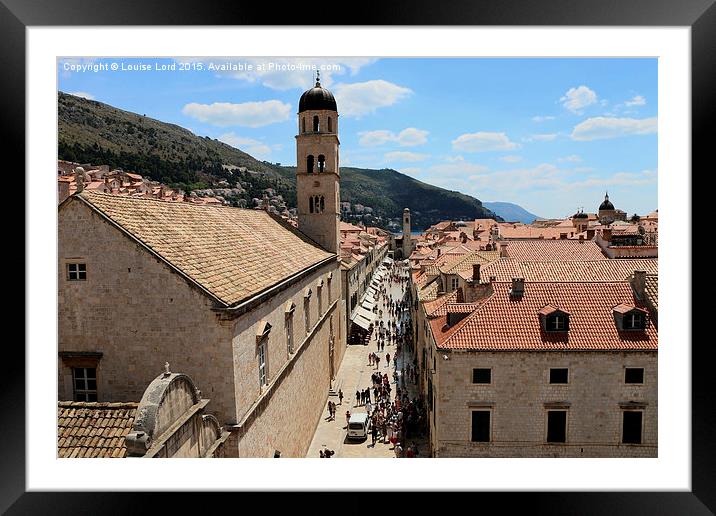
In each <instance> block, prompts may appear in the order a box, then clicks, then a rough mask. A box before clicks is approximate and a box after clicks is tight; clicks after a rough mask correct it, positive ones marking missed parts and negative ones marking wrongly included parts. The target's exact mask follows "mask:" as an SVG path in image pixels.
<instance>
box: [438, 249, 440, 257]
mask: <svg viewBox="0 0 716 516" xmlns="http://www.w3.org/2000/svg"><path fill="white" fill-rule="evenodd" d="M438 258H440V248H439V247H438Z"/></svg>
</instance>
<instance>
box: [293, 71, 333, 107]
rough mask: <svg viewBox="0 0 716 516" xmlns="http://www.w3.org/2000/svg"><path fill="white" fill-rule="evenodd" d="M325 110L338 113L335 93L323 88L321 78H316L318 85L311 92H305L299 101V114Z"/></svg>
mask: <svg viewBox="0 0 716 516" xmlns="http://www.w3.org/2000/svg"><path fill="white" fill-rule="evenodd" d="M324 109H327V110H330V111H338V107H337V106H336V99H335V97H334V96H333V93H331V92H330V91H328V90H327V89H325V88H324V87H322V86H321V79H320V77H319V76H316V85H315V86H314V87H313V88H311V89H310V90H306V91H304V92H303V95H301V98H300V99H299V101H298V112H299V113H303V112H304V111H309V110H317V111H318V110H324Z"/></svg>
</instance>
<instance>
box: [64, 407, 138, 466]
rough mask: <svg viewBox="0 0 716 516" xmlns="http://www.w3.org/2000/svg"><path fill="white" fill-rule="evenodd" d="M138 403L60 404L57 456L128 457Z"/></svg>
mask: <svg viewBox="0 0 716 516" xmlns="http://www.w3.org/2000/svg"><path fill="white" fill-rule="evenodd" d="M138 405H139V403H132V402H128V403H105V402H82V401H60V402H59V403H58V404H57V455H58V457H67V458H75V457H77V458H79V457H114V458H118V457H125V456H126V455H127V449H126V448H125V446H124V438H125V437H126V436H127V434H128V433H129V432H130V431H131V430H132V424H134V417H135V415H136V413H137V407H138Z"/></svg>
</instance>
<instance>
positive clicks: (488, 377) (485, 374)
mask: <svg viewBox="0 0 716 516" xmlns="http://www.w3.org/2000/svg"><path fill="white" fill-rule="evenodd" d="M472 383H492V369H485V368H480V369H473V370H472Z"/></svg>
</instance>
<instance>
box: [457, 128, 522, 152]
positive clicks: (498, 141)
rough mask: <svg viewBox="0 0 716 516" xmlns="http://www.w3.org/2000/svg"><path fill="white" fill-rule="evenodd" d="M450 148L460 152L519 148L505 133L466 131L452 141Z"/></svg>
mask: <svg viewBox="0 0 716 516" xmlns="http://www.w3.org/2000/svg"><path fill="white" fill-rule="evenodd" d="M452 148H453V149H454V150H456V151H462V152H484V151H504V150H512V149H517V148H519V144H517V143H514V142H511V141H510V139H509V138H508V137H507V135H506V134H505V133H487V132H478V133H468V134H462V135H460V136H458V137H457V138H455V139H454V140H453V141H452Z"/></svg>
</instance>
